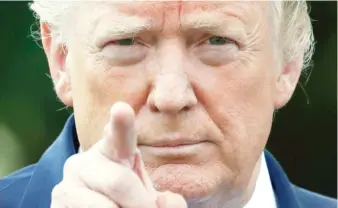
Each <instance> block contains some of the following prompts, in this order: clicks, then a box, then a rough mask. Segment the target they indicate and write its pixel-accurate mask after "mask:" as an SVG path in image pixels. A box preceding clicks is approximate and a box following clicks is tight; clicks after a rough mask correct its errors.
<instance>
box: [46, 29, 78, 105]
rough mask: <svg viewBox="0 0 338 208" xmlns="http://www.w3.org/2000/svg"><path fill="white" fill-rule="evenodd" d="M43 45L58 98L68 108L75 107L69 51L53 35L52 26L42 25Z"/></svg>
mask: <svg viewBox="0 0 338 208" xmlns="http://www.w3.org/2000/svg"><path fill="white" fill-rule="evenodd" d="M40 28H41V37H42V45H43V49H44V51H45V54H46V56H47V60H48V65H49V70H50V74H51V77H52V79H53V83H54V88H55V92H56V94H57V96H58V98H59V99H60V100H61V101H62V102H63V103H64V104H65V105H67V106H69V107H72V106H73V98H72V90H71V82H70V75H69V74H70V72H69V70H67V68H66V58H67V49H66V48H65V46H63V45H62V43H60V42H59V41H58V40H57V37H55V36H53V35H52V34H51V29H50V26H49V25H48V24H47V23H41V24H40Z"/></svg>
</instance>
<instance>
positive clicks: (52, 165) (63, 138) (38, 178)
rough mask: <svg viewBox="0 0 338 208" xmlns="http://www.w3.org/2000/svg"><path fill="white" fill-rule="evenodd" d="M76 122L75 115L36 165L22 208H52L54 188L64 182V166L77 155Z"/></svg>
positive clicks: (23, 198) (22, 201)
mask: <svg viewBox="0 0 338 208" xmlns="http://www.w3.org/2000/svg"><path fill="white" fill-rule="evenodd" d="M75 137H76V134H75V121H74V117H73V115H72V116H70V118H69V119H68V120H67V122H66V124H65V126H64V128H63V130H62V132H61V134H60V135H59V137H58V138H57V139H56V140H55V142H54V143H53V144H52V145H51V146H50V147H49V148H48V149H47V150H46V152H45V153H44V154H43V155H42V157H41V158H40V160H39V162H38V163H37V164H36V167H35V170H34V172H33V174H32V176H31V179H30V181H29V184H28V186H27V188H26V191H25V194H24V195H23V197H22V200H21V203H20V206H19V207H20V208H33V207H34V208H47V207H50V202H51V192H52V189H53V187H54V186H55V185H56V184H57V183H59V182H60V181H61V180H62V177H63V166H64V163H65V161H66V160H67V158H69V157H70V156H71V155H73V154H75V153H76V151H75V147H74V142H73V141H74V139H75Z"/></svg>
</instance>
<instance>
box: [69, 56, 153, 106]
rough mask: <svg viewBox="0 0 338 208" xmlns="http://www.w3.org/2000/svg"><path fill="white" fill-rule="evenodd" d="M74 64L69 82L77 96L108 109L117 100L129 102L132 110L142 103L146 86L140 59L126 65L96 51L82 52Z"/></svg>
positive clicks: (144, 72)
mask: <svg viewBox="0 0 338 208" xmlns="http://www.w3.org/2000/svg"><path fill="white" fill-rule="evenodd" d="M82 57H83V60H84V61H81V60H78V61H77V65H76V67H75V70H76V75H75V76H78V77H77V78H76V79H75V82H74V83H73V85H75V87H76V90H75V91H76V92H75V93H78V94H80V95H81V98H80V97H79V99H82V100H86V101H87V102H88V103H89V104H91V105H93V106H96V107H98V108H101V109H107V108H108V109H109V108H110V107H111V105H113V104H114V103H115V102H117V101H125V102H127V103H129V104H130V105H131V106H132V107H133V108H134V109H135V110H136V111H137V110H138V109H139V107H140V105H141V104H142V103H144V100H145V99H146V98H145V97H146V94H147V90H148V87H147V85H148V79H147V75H146V71H145V66H144V65H143V64H142V63H141V64H138V65H133V66H130V67H116V66H112V65H111V64H110V63H109V62H108V61H105V60H104V59H102V58H101V57H99V56H96V55H84V56H82Z"/></svg>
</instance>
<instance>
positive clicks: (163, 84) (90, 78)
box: [42, 1, 300, 207]
mask: <svg viewBox="0 0 338 208" xmlns="http://www.w3.org/2000/svg"><path fill="white" fill-rule="evenodd" d="M79 5H80V6H79V7H78V9H76V12H75V10H74V12H73V14H72V18H71V19H70V20H69V23H70V25H71V27H72V29H71V30H69V29H68V30H67V33H66V38H67V44H66V50H65V51H62V52H61V50H60V48H61V46H60V44H59V43H57V42H56V41H55V40H53V38H50V39H47V40H45V41H44V48H45V50H46V54H47V56H48V62H49V65H50V69H51V74H52V77H53V80H54V83H55V86H56V92H57V94H58V96H59V98H60V99H61V100H62V101H63V102H64V103H65V104H66V105H68V106H72V107H73V108H74V115H75V120H76V127H77V133H78V138H79V140H80V144H81V147H82V148H83V149H84V150H86V149H88V148H90V147H91V146H92V145H93V144H95V143H96V142H97V141H98V140H99V139H100V138H101V135H102V132H103V127H104V125H105V124H106V122H107V120H108V117H109V110H110V108H111V106H112V105H113V104H114V103H115V102H117V101H124V102H126V103H128V104H129V105H131V106H132V108H133V109H134V111H135V112H136V129H137V135H138V148H139V149H140V150H141V153H142V157H143V160H144V162H145V165H146V169H147V172H148V174H149V176H150V178H151V179H152V181H153V183H154V185H155V188H156V189H157V190H161V191H163V190H170V191H173V192H176V193H179V194H182V195H183V196H184V197H185V198H186V199H187V200H188V202H189V204H190V205H191V206H193V207H208V206H211V207H215V206H213V205H216V204H217V205H218V204H221V205H222V207H232V206H234V205H244V204H245V203H246V202H247V201H248V199H249V198H250V197H251V195H252V192H253V189H254V186H255V181H256V178H257V175H258V173H259V167H260V163H259V162H260V156H261V154H262V151H263V149H264V147H265V145H266V142H267V139H268V136H269V133H270V129H271V124H272V117H273V112H274V110H275V109H276V108H280V107H282V106H283V105H285V103H287V101H288V100H289V99H290V97H291V95H292V93H293V91H294V88H295V86H296V83H297V80H298V78H299V75H300V64H295V63H291V64H285V63H284V64H276V63H280V61H279V59H278V57H276V56H275V54H276V53H275V50H276V48H275V44H274V43H272V41H271V34H272V31H271V30H272V29H273V28H274V27H272V25H271V21H270V20H269V19H268V18H267V17H268V11H269V9H270V7H269V5H268V3H267V2H254V3H253V2H247V1H240V2H191V1H188V2H133V3H132V4H131V3H129V4H128V3H97V2H96V3H81V4H79ZM65 28H66V27H65ZM65 31H66V30H65ZM42 32H45V33H47V32H48V28H47V27H42ZM173 138H183V139H189V140H194V141H196V142H197V141H198V142H201V143H200V144H199V145H198V146H196V150H195V151H193V153H191V154H163V153H161V152H159V151H157V150H156V148H153V146H154V145H155V144H156V142H158V141H166V140H170V139H173Z"/></svg>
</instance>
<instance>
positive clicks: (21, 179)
mask: <svg viewBox="0 0 338 208" xmlns="http://www.w3.org/2000/svg"><path fill="white" fill-rule="evenodd" d="M34 169H35V165H30V166H27V167H25V168H22V169H20V170H18V171H16V172H14V173H12V174H11V175H8V176H6V177H4V178H2V179H0V207H6V208H17V207H19V205H20V202H21V199H22V197H23V196H24V194H25V190H26V187H27V185H28V184H29V181H30V179H31V177H32V174H33V172H34Z"/></svg>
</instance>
